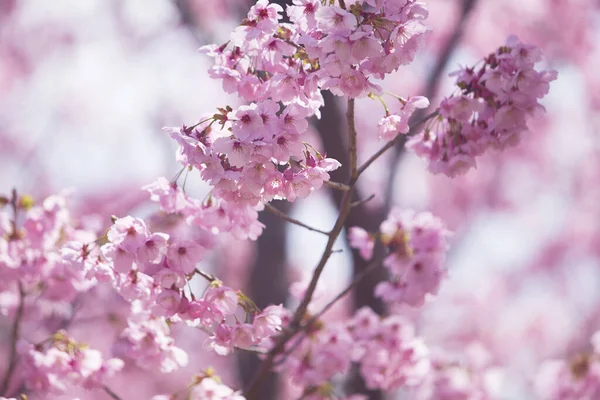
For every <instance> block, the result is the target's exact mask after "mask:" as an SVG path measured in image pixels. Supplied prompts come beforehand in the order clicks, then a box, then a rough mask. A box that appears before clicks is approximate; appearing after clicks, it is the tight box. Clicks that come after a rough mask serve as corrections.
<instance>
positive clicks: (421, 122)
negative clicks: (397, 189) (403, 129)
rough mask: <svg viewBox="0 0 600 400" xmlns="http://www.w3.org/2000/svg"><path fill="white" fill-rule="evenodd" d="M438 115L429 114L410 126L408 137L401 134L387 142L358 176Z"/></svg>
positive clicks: (365, 163)
mask: <svg viewBox="0 0 600 400" xmlns="http://www.w3.org/2000/svg"><path fill="white" fill-rule="evenodd" d="M437 115H438V110H435V111H434V112H432V113H430V114H427V115H426V116H425V117H424V118H422V119H420V120H419V121H417V122H413V123H412V124H410V131H409V132H408V133H407V134H406V135H404V134H401V133H400V134H398V135H396V137H395V138H394V139H393V140H391V141H389V142H387V143H386V144H385V146H383V147H382V148H381V149H379V150H378V151H377V152H376V153H375V154H373V155H372V156H371V157H369V159H368V160H367V161H365V162H364V164H362V165H361V166H360V167H359V168H358V176H360V175H361V174H362V173H363V172H365V170H366V169H367V168H368V167H369V166H370V165H371V164H373V162H375V161H376V160H377V159H378V158H379V157H381V156H382V155H383V153H385V152H386V151H388V150H389V149H391V148H392V147H394V146H395V145H396V143H398V142H400V141H401V140H404V139H405V138H406V137H410V136H412V135H414V134H415V131H414V130H415V128H416V127H417V126H419V125H421V124H423V123H425V122H427V121H428V120H430V119H431V118H434V117H435V116H437Z"/></svg>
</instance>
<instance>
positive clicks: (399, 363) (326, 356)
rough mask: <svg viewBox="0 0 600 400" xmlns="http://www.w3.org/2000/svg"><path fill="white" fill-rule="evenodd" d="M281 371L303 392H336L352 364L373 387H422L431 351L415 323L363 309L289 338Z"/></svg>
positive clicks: (390, 388)
mask: <svg viewBox="0 0 600 400" xmlns="http://www.w3.org/2000/svg"><path fill="white" fill-rule="evenodd" d="M278 364H279V367H278V368H279V370H280V371H284V372H285V373H287V374H289V375H290V376H291V378H292V381H293V382H294V384H295V385H298V386H299V387H300V388H302V390H303V393H304V394H311V393H320V394H321V397H314V398H315V399H322V398H328V397H327V393H333V389H334V387H335V385H334V379H335V378H336V377H339V376H342V375H343V374H346V373H348V372H349V370H350V367H351V366H352V365H353V364H356V365H358V366H359V370H360V374H361V375H362V377H363V379H364V380H365V383H366V385H367V387H368V388H369V389H382V390H394V389H398V388H400V387H411V388H415V387H418V386H419V385H420V384H421V383H423V382H424V379H425V376H426V375H427V374H428V373H429V372H430V369H431V365H430V361H429V357H428V350H427V348H426V346H425V345H424V344H423V342H422V341H421V340H420V339H419V338H417V337H416V336H415V332H414V327H413V326H412V324H411V323H410V322H408V321H407V320H405V319H403V318H402V317H400V316H394V315H392V316H389V317H387V318H383V319H382V318H381V317H380V316H379V315H377V314H376V313H375V312H374V311H373V310H371V309H370V308H367V307H365V308H361V309H360V310H358V311H357V312H356V314H355V315H354V316H353V317H352V318H351V319H350V320H349V321H347V322H344V323H332V324H327V323H325V322H324V321H319V322H318V323H317V324H315V325H314V326H313V327H312V328H309V330H308V331H307V332H306V334H301V335H299V336H298V337H297V338H296V339H295V340H293V341H290V342H289V343H288V349H287V351H286V352H285V353H284V355H282V356H280V361H279V363H278Z"/></svg>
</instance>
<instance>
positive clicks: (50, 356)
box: [18, 331, 124, 393]
mask: <svg viewBox="0 0 600 400" xmlns="http://www.w3.org/2000/svg"><path fill="white" fill-rule="evenodd" d="M18 352H19V354H20V355H21V367H20V368H21V373H22V374H24V375H25V376H27V379H25V380H24V383H25V386H26V387H27V388H28V389H30V390H33V391H35V392H50V393H52V392H55V393H61V392H64V391H65V390H66V388H67V385H68V384H70V385H76V386H81V387H83V388H85V389H94V388H101V387H102V386H103V385H104V383H105V380H106V378H110V377H111V376H113V375H114V374H116V373H117V372H119V371H120V370H121V369H122V368H123V365H124V363H123V361H122V360H120V359H118V358H112V359H109V360H103V357H102V353H101V352H100V351H98V350H95V349H91V348H88V347H86V346H85V345H81V344H79V343H77V342H75V341H73V340H72V339H70V338H69V337H68V336H67V335H66V333H65V332H60V331H59V332H57V333H55V334H54V335H52V336H51V337H50V339H49V340H48V341H46V342H42V343H40V344H36V345H33V344H31V343H26V342H21V343H19V344H18Z"/></svg>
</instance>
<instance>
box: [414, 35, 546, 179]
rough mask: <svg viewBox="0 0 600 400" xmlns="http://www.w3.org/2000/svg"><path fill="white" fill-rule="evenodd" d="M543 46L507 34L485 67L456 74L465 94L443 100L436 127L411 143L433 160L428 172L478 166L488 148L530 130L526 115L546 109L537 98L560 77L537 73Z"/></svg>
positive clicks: (512, 141)
mask: <svg viewBox="0 0 600 400" xmlns="http://www.w3.org/2000/svg"><path fill="white" fill-rule="evenodd" d="M541 59H542V52H541V50H540V49H539V48H537V47H535V46H533V45H528V44H523V43H521V42H520V41H519V40H518V39H517V38H516V37H514V36H511V37H509V38H508V40H507V42H506V45H504V46H502V47H500V48H498V49H497V50H496V51H495V52H494V53H492V54H490V55H489V56H487V57H486V58H485V59H484V60H483V62H482V63H481V65H479V64H478V65H479V66H478V67H477V66H476V67H472V68H462V69H461V70H460V71H457V72H455V73H454V74H455V75H457V79H456V85H457V86H458V87H459V89H460V93H459V94H457V95H453V96H450V97H447V98H445V99H444V100H442V102H441V104H440V107H439V116H438V117H437V118H436V119H435V120H434V122H433V123H432V124H431V126H429V127H427V128H426V129H424V130H423V131H422V132H420V133H419V134H418V135H416V136H414V137H413V138H411V139H410V140H409V141H408V143H407V147H408V148H410V149H411V150H412V151H414V152H415V153H416V154H417V155H418V156H420V157H422V158H424V159H425V160H427V161H428V163H429V171H431V172H433V173H444V174H446V175H448V176H450V177H454V176H456V175H460V174H464V173H465V172H466V171H468V170H469V169H470V168H473V167H475V166H476V162H475V158H476V157H477V156H480V155H482V154H483V153H484V152H485V151H486V150H488V149H489V148H494V149H499V150H502V149H505V148H506V147H509V146H514V145H516V144H517V143H518V142H519V140H520V139H521V137H522V136H523V134H525V133H526V132H527V129H528V128H527V117H529V116H535V115H539V114H541V113H542V112H544V111H545V109H544V107H543V106H542V105H541V104H540V103H539V102H538V99H541V98H542V97H543V96H544V95H545V94H547V93H548V90H549V83H550V82H551V81H553V80H555V79H556V77H557V73H556V71H554V70H542V71H538V70H536V68H535V64H536V63H537V62H539V61H541Z"/></svg>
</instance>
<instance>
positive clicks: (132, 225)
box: [107, 216, 150, 254]
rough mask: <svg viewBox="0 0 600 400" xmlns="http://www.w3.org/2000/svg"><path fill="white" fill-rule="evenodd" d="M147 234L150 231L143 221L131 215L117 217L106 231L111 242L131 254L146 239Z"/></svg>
mask: <svg viewBox="0 0 600 400" xmlns="http://www.w3.org/2000/svg"><path fill="white" fill-rule="evenodd" d="M149 235H150V231H149V230H148V228H147V227H146V224H145V223H144V221H143V220H141V219H140V218H134V217H131V216H127V217H124V218H119V219H117V220H116V221H115V223H114V224H113V225H112V226H111V227H110V229H109V230H108V233H107V237H108V240H109V241H110V242H111V243H112V244H114V245H116V246H118V247H119V248H121V249H123V250H124V251H126V252H127V253H131V254H135V252H136V250H137V249H138V248H139V247H140V246H141V245H143V244H144V243H145V242H146V240H148V236H149Z"/></svg>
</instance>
